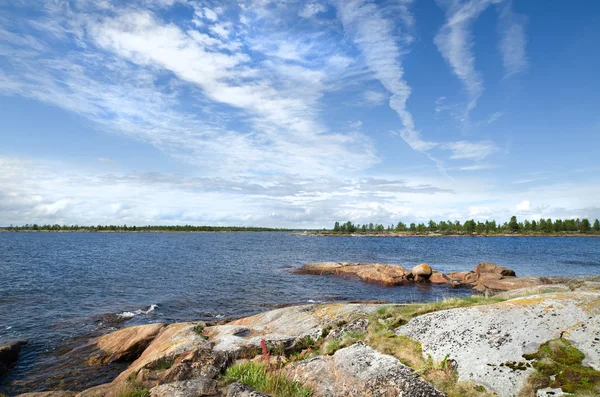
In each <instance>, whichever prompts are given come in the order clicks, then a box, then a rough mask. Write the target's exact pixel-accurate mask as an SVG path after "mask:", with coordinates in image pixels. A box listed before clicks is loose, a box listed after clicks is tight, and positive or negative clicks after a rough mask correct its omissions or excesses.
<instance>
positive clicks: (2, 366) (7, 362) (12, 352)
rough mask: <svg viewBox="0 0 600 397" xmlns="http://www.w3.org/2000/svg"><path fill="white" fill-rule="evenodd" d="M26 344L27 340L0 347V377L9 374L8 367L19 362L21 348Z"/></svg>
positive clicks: (9, 342)
mask: <svg viewBox="0 0 600 397" xmlns="http://www.w3.org/2000/svg"><path fill="white" fill-rule="evenodd" d="M26 344H27V341H26V340H13V341H8V342H5V343H3V344H2V345H0V376H3V375H4V374H5V373H7V372H8V367H9V366H11V365H12V364H14V363H15V362H17V360H18V359H19V353H20V352H21V347H23V346H25V345H26Z"/></svg>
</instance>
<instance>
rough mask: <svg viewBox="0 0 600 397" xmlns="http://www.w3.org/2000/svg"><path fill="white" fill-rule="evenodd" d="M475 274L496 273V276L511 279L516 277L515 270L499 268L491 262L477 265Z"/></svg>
mask: <svg viewBox="0 0 600 397" xmlns="http://www.w3.org/2000/svg"><path fill="white" fill-rule="evenodd" d="M474 272H475V273H478V274H483V273H494V274H499V275H501V276H509V277H515V276H516V274H515V271H514V270H512V269H509V268H507V267H504V266H498V265H496V264H495V263H489V262H481V263H480V264H479V265H477V266H476V267H475V270H474Z"/></svg>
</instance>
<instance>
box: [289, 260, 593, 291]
mask: <svg viewBox="0 0 600 397" xmlns="http://www.w3.org/2000/svg"><path fill="white" fill-rule="evenodd" d="M294 273H297V274H311V275H333V276H339V277H346V278H354V279H359V280H362V281H365V282H367V283H373V284H379V285H384V286H401V285H407V284H412V283H430V284H438V285H439V284H446V285H449V286H451V287H455V288H473V289H474V290H476V291H478V292H481V293H486V294H497V293H499V292H502V291H510V290H516V289H522V288H531V287H536V286H538V287H541V286H547V285H553V284H566V283H576V282H584V281H600V277H517V275H516V274H515V272H514V271H513V270H512V269H509V268H507V267H504V266H499V265H496V264H494V263H488V262H481V263H480V264H478V265H477V266H476V267H475V268H474V269H473V270H472V271H467V272H451V273H448V274H443V273H440V272H438V271H437V270H434V269H432V268H431V266H429V265H428V264H425V263H422V264H420V265H417V266H415V267H413V268H412V269H411V270H408V269H406V268H404V267H403V266H401V265H395V264H380V263H356V262H319V263H310V264H307V265H304V266H303V267H301V268H300V269H297V270H295V271H294Z"/></svg>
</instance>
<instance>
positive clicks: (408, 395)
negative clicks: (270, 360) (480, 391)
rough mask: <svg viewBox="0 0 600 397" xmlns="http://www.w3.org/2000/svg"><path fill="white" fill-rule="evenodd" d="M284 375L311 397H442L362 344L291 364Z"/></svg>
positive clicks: (409, 371)
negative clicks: (300, 384) (330, 354)
mask: <svg viewBox="0 0 600 397" xmlns="http://www.w3.org/2000/svg"><path fill="white" fill-rule="evenodd" d="M283 372H284V373H285V374H286V375H287V376H288V377H289V378H290V379H292V380H295V381H298V382H300V383H302V384H303V385H305V386H307V387H310V388H312V389H313V390H314V391H315V394H314V395H313V396H314V397H321V396H328V397H338V396H339V397H341V396H403V397H442V396H445V394H444V393H442V392H441V391H439V390H437V389H436V388H435V387H433V386H432V385H431V384H430V383H428V382H426V381H425V380H423V379H422V378H421V377H420V376H418V375H416V374H414V371H413V370H412V369H411V368H409V367H407V366H405V365H403V364H402V363H401V362H400V361H399V360H398V359H397V358H395V357H392V356H389V355H385V354H381V353H379V352H377V351H376V350H374V349H372V348H371V347H369V346H367V345H366V344H364V343H363V342H358V343H355V344H354V345H352V346H350V347H346V348H343V349H340V350H338V351H337V352H335V354H334V355H333V356H319V357H315V358H311V359H308V360H304V361H300V362H296V363H292V364H290V365H288V366H286V367H284V369H283Z"/></svg>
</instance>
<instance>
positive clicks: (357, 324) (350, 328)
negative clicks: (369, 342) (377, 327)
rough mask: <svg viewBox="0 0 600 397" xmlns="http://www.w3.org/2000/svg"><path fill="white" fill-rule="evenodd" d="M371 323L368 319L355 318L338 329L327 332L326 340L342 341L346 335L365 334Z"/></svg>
mask: <svg viewBox="0 0 600 397" xmlns="http://www.w3.org/2000/svg"><path fill="white" fill-rule="evenodd" d="M370 324H371V322H370V321H369V319H368V318H357V319H356V320H353V321H350V322H349V323H346V324H344V325H342V326H340V327H336V328H334V329H332V330H331V332H329V334H327V336H326V338H325V339H326V340H336V339H343V338H344V336H345V335H347V334H366V333H367V330H368V328H369V325H370Z"/></svg>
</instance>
